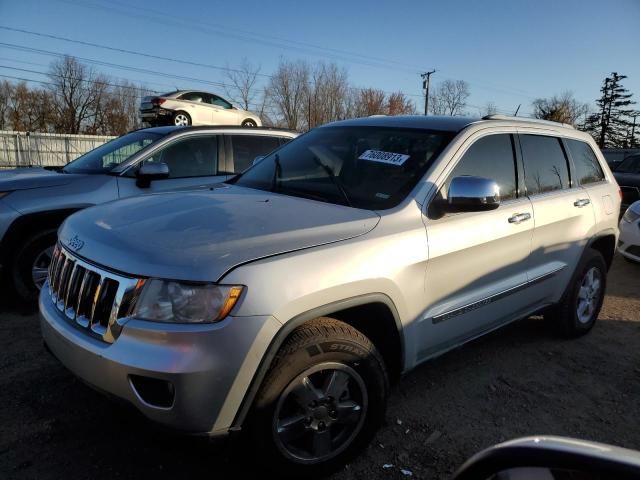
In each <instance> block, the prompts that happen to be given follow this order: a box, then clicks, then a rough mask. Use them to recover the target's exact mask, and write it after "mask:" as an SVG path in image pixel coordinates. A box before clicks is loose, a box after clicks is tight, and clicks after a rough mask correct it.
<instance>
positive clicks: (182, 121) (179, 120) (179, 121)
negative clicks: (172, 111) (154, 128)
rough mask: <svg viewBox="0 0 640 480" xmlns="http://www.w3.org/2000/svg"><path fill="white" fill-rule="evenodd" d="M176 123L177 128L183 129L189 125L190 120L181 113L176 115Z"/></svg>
mask: <svg viewBox="0 0 640 480" xmlns="http://www.w3.org/2000/svg"><path fill="white" fill-rule="evenodd" d="M174 123H175V124H176V125H177V126H180V127H183V126H185V125H189V120H188V119H187V116H186V115H183V114H182V113H180V114H178V115H176V118H175V120H174Z"/></svg>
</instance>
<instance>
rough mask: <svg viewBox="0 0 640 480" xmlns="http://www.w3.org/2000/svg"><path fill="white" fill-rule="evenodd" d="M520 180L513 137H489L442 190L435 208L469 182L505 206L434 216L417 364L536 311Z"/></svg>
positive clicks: (478, 141) (474, 143) (429, 223)
mask: <svg viewBox="0 0 640 480" xmlns="http://www.w3.org/2000/svg"><path fill="white" fill-rule="evenodd" d="M463 148H464V147H463ZM516 172H517V169H516V157H515V143H514V139H513V136H512V135H511V134H509V133H497V134H489V135H486V134H484V135H483V136H480V137H479V138H477V137H476V138H474V139H471V140H469V146H468V147H467V149H466V151H465V152H464V154H463V155H462V158H461V159H460V161H459V162H458V163H457V164H456V165H455V167H454V168H453V171H452V172H451V173H450V174H449V175H448V178H447V180H446V181H444V182H443V184H442V185H441V186H440V190H439V193H438V197H439V198H436V199H435V200H434V203H432V205H437V203H436V202H438V201H441V202H442V200H443V199H444V197H445V196H446V193H445V192H446V191H447V188H448V185H449V183H450V181H451V179H453V178H455V177H457V176H465V175H473V176H481V177H486V178H490V179H492V180H494V181H496V183H497V184H498V187H499V189H500V194H501V198H502V199H504V202H503V203H502V204H501V205H500V206H499V207H498V208H497V209H496V210H492V211H485V212H467V213H457V214H451V213H449V214H444V216H440V215H441V214H439V213H438V211H437V208H436V209H435V212H431V211H430V212H429V217H431V218H426V220H425V225H426V229H427V239H428V245H429V262H428V264H427V270H426V281H425V305H426V310H425V312H424V313H423V315H422V316H421V328H420V335H421V336H420V348H419V352H418V354H417V360H418V361H421V360H424V359H426V358H428V357H429V356H431V355H433V354H436V353H438V352H440V351H443V350H446V349H447V348H450V347H452V346H455V345H456V344H459V343H462V342H464V341H465V340H467V339H469V338H472V337H474V336H477V335H479V334H481V333H483V332H485V331H487V330H490V329H492V328H495V327H497V326H499V325H501V324H503V323H505V322H507V321H510V320H512V319H513V318H514V317H515V316H516V315H518V313H519V312H522V311H524V310H526V308H527V306H528V305H530V303H531V302H530V301H529V300H528V295H529V293H528V290H527V288H526V284H527V270H526V267H527V261H528V256H529V252H530V248H531V236H532V233H533V225H534V221H533V209H532V208H531V202H530V201H529V199H528V198H526V197H518V181H517V178H518V176H517V174H516Z"/></svg>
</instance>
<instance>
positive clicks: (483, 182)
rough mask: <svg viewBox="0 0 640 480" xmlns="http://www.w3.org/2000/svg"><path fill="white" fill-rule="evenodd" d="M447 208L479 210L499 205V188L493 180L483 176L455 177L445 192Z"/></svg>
mask: <svg viewBox="0 0 640 480" xmlns="http://www.w3.org/2000/svg"><path fill="white" fill-rule="evenodd" d="M447 205H448V210H450V211H453V212H481V211H485V210H495V209H496V208H498V207H499V206H500V188H499V187H498V184H497V183H496V182H495V180H491V179H489V178H484V177H473V176H462V177H455V178H454V179H453V180H451V183H450V184H449V191H448V193H447Z"/></svg>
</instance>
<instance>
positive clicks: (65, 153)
mask: <svg viewBox="0 0 640 480" xmlns="http://www.w3.org/2000/svg"><path fill="white" fill-rule="evenodd" d="M112 138H115V137H108V136H102V135H70V134H60V133H25V132H12V131H6V130H0V168H16V167H31V166H37V165H42V166H51V167H54V166H62V165H65V164H67V163H69V162H70V161H71V160H74V159H76V158H78V157H79V156H80V155H82V154H83V153H86V152H88V151H89V150H93V149H94V148H96V147H98V146H100V145H102V144H103V143H105V142H108V141H109V140H111V139H112Z"/></svg>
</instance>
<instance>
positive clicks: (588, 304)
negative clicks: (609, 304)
mask: <svg viewBox="0 0 640 480" xmlns="http://www.w3.org/2000/svg"><path fill="white" fill-rule="evenodd" d="M601 289H602V275H601V273H600V270H599V269H598V268H596V267H592V268H590V269H589V270H588V271H587V273H585V275H584V276H583V277H582V282H580V290H579V291H578V305H577V308H576V314H577V316H578V321H579V322H580V323H582V324H586V323H589V322H590V321H591V320H592V319H593V316H594V314H595V312H596V309H597V307H598V303H599V302H600V295H601Z"/></svg>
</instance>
